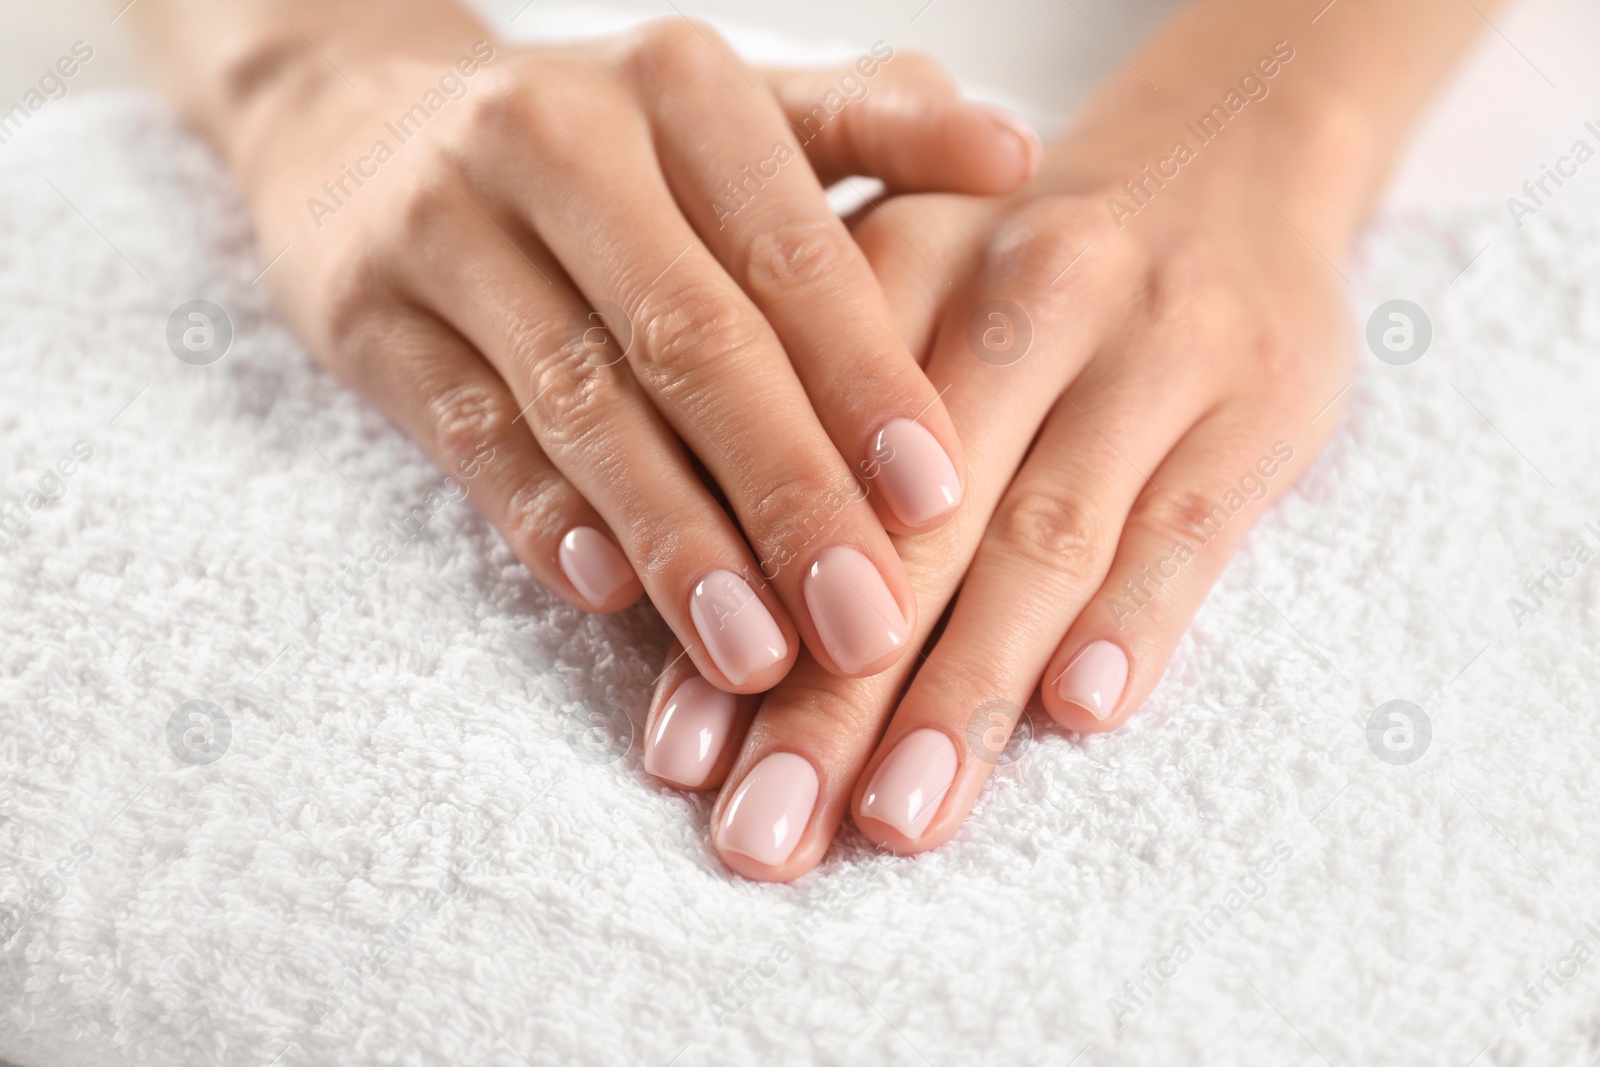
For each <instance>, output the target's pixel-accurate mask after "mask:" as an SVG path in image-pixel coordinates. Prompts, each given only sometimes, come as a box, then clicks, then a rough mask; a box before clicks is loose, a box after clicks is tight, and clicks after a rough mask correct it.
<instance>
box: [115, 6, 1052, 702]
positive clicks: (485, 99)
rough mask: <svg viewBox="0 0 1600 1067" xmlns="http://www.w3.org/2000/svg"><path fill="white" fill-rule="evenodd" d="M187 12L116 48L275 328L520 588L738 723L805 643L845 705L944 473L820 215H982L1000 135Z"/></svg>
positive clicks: (949, 464)
mask: <svg viewBox="0 0 1600 1067" xmlns="http://www.w3.org/2000/svg"><path fill="white" fill-rule="evenodd" d="M214 7H215V5H209V4H207V3H200V2H199V0H162V2H160V3H148V4H146V5H143V7H142V10H140V11H138V12H135V14H136V15H137V16H140V17H143V18H144V19H145V20H146V22H147V23H148V24H149V26H150V27H151V28H153V29H154V30H156V31H157V32H155V33H152V34H151V36H152V37H155V38H159V39H160V41H159V43H158V44H153V45H152V47H153V48H156V49H158V50H161V49H165V50H167V51H168V52H171V51H174V50H176V51H178V52H180V53H182V54H184V55H185V56H187V57H188V58H189V59H192V60H193V63H194V64H195V65H196V66H197V67H199V68H200V69H201V70H202V74H201V75H196V74H195V73H194V72H193V70H192V69H190V68H186V67H183V66H182V65H181V64H180V65H179V66H178V67H176V68H172V67H169V68H168V69H169V70H171V69H177V70H181V71H183V74H182V76H181V78H179V82H178V84H177V85H176V86H175V92H176V93H177V95H178V97H179V99H180V101H182V102H185V103H186V104H187V105H188V108H187V109H188V110H189V112H190V114H191V115H192V116H193V117H195V119H196V120H197V121H198V122H200V124H201V125H202V126H203V127H204V128H205V129H206V130H207V131H208V132H209V133H210V134H211V135H212V137H213V139H214V140H215V141H216V143H217V144H219V145H220V146H221V147H222V149H223V151H224V153H225V154H226V155H227V156H228V158H229V159H230V161H231V162H232V163H233V165H234V167H235V169H236V170H237V171H238V173H239V175H240V178H241V180H242V181H243V183H244V186H245V191H246V194H247V197H248V199H249V202H250V204H251V207H252V209H253V212H254V215H255V219H256V223H257V228H258V234H259V241H260V246H261V248H262V252H263V258H264V259H273V258H274V257H277V256H278V255H280V253H281V255H282V261H281V262H275V263H274V265H273V267H272V268H271V269H270V270H269V271H268V272H267V278H268V280H269V281H270V282H271V283H272V284H273V285H274V286H275V288H276V291H277V294H278V296H279V297H280V302H281V304H282V306H283V308H284V309H285V311H286V313H287V314H288V316H289V318H290V319H291V320H292V321H293V323H294V325H295V326H296V327H297V328H298V330H299V332H300V333H301V335H302V336H303V337H304V338H306V339H307V341H308V342H309V344H310V347H311V348H312V350H313V351H314V352H315V353H316V354H317V355H318V357H319V358H320V359H321V360H322V361H323V362H325V363H326V364H327V365H328V366H329V368H330V369H332V370H333V371H334V372H335V373H336V374H337V375H339V376H340V377H341V378H343V379H344V380H345V381H347V382H348V383H350V384H351V385H353V386H354V387H355V388H357V389H359V390H360V391H362V392H364V393H366V394H367V395H368V396H370V397H371V398H372V399H373V400H375V401H376V402H377V403H378V404H379V405H380V406H381V407H382V408H383V409H384V410H385V411H387V412H388V413H389V414H390V415H391V416H392V417H393V418H394V419H395V420H396V421H397V422H398V423H399V424H400V425H401V426H403V427H404V428H405V429H406V430H408V431H409V432H410V433H411V434H412V435H413V436H415V437H416V439H417V440H418V441H419V442H421V443H422V444H423V446H424V447H425V448H427V449H428V451H429V452H430V453H431V454H432V455H433V456H434V458H435V459H436V460H437V461H438V462H439V464H440V465H441V466H442V467H443V468H444V469H445V470H446V471H447V472H450V473H452V474H457V473H460V474H463V475H466V476H469V477H470V478H471V480H470V482H469V483H468V488H469V490H470V492H471V495H472V499H473V500H474V502H475V503H476V505H477V506H478V508H479V509H480V510H481V511H482V512H483V513H484V514H485V515H486V516H487V517H488V518H489V519H490V521H492V522H493V523H494V524H495V526H496V527H497V528H498V529H499V530H500V532H501V533H502V534H503V535H504V536H505V538H506V540H507V541H508V543H509V544H510V545H511V547H512V548H513V550H514V551H515V552H516V553H517V555H518V556H519V558H520V559H521V560H522V561H523V562H524V563H526V564H527V566H528V567H529V568H530V570H532V571H533V573H534V575H535V576H536V577H537V578H538V579H539V580H540V581H541V582H543V583H544V584H545V585H546V586H547V587H549V588H550V589H552V590H554V591H556V592H557V593H559V594H560V595H561V596H563V597H564V598H565V599H567V600H568V601H569V602H570V603H572V604H574V605H577V606H579V607H582V608H585V609H588V610H595V611H613V610H617V609H620V608H622V607H625V606H627V605H628V604H629V603H631V602H632V601H633V600H635V599H636V597H637V596H638V594H639V593H640V591H641V589H642V590H643V591H646V592H648V593H649V594H650V596H651V598H652V599H653V600H654V601H655V603H656V605H657V607H658V608H659V609H660V611H661V614H662V615H663V616H664V617H665V619H666V621H667V622H668V624H669V625H670V626H671V627H672V628H673V630H674V632H675V633H676V634H677V635H678V637H679V639H680V640H681V641H683V642H684V644H685V645H686V646H687V647H688V649H689V655H690V657H691V658H692V660H693V662H694V664H695V666H696V667H697V668H698V670H699V671H700V672H701V673H702V674H703V675H704V676H705V677H706V678H708V679H710V680H711V681H712V683H713V684H715V685H716V686H718V687H719V688H722V689H725V690H730V691H735V692H754V691H759V690H762V689H766V688H770V687H771V686H772V685H773V684H775V683H776V682H777V681H778V679H779V678H781V677H782V676H783V675H784V673H786V672H787V670H788V669H789V666H790V665H791V664H792V663H793V661H794V659H795V657H796V655H797V653H798V642H797V641H796V636H797V634H798V635H799V636H800V637H803V638H804V641H805V644H806V645H807V647H808V648H810V649H811V651H812V653H813V655H814V656H815V657H816V659H817V660H818V661H819V662H820V663H822V664H823V665H824V666H825V667H826V669H827V670H829V671H830V672H833V673H836V674H840V675H864V674H870V673H872V672H874V671H877V670H879V669H881V668H883V667H884V666H886V665H887V664H889V663H891V662H893V661H894V660H895V659H896V658H898V657H899V656H901V655H902V654H903V653H904V652H905V651H906V649H905V634H906V633H907V631H908V629H909V627H910V626H912V625H913V624H914V622H915V605H914V601H913V599H912V597H911V594H910V590H909V586H908V585H907V583H906V579H905V575H904V572H903V570H902V569H901V567H900V564H899V561H898V560H897V558H896V557H895V554H894V550H893V547H892V545H891V543H890V541H889V539H888V536H887V535H886V533H885V529H884V527H885V526H887V527H888V528H889V529H890V530H895V531H899V532H905V531H909V530H913V529H926V528H932V527H935V526H937V525H938V524H939V523H940V522H941V521H943V520H944V519H945V518H946V517H947V516H948V515H949V514H950V512H951V511H952V510H953V509H954V507H955V505H956V504H957V503H958V502H959V500H960V498H961V493H962V486H961V479H960V475H959V471H960V468H961V463H962V460H961V454H960V450H959V448H958V445H957V442H956V438H955V435H954V433H953V431H952V429H951V427H950V424H949V419H948V417H947V415H946V414H945V411H944V408H943V405H942V404H941V402H940V400H939V396H938V393H937V391H936V390H935V389H934V388H933V387H932V386H931V385H930V384H929V382H928V380H927V378H926V377H925V376H924V375H923V373H922V372H921V370H920V369H919V368H918V367H917V365H916V362H915V361H914V360H913V359H912V357H911V355H910V353H909V352H908V351H907V350H906V349H905V347H904V345H903V344H901V343H900V340H899V337H898V334H897V333H896V331H895V327H894V321H893V318H892V316H891V314H890V312H889V309H888V306H887V304H886V302H885V300H884V298H883V295H882V293H881V290H880V289H879V287H878V284H877V282H876V280H875V279H874V278H873V275H872V273H871V270H870V268H869V266H868V264H867V261H866V258H865V257H864V256H863V255H862V253H861V252H860V250H859V249H858V248H857V246H856V245H855V243H854V242H853V241H852V240H851V239H850V236H849V234H848V231H847V230H846V229H845V227H844V225H843V224H842V223H841V222H840V220H839V219H838V218H837V217H836V216H835V215H834V213H833V212H832V211H831V210H830V209H829V207H828V205H827V202H826V200H825V199H824V196H823V183H824V182H828V181H832V180H834V179H836V178H838V177H841V176H844V175H849V174H860V173H866V174H875V175H879V176H881V177H883V178H884V179H885V180H886V181H887V182H889V183H890V184H891V185H892V186H895V187H899V188H929V187H938V188H948V189H962V190H967V191H971V192H995V191H1002V190H1006V189H1009V188H1011V187H1014V186H1015V185H1016V184H1017V183H1019V182H1020V181H1022V180H1023V179H1024V178H1025V177H1026V176H1027V175H1028V173H1029V172H1030V170H1032V169H1033V168H1034V166H1035V165H1036V162H1037V160H1036V158H1035V151H1034V149H1033V148H1032V146H1031V145H1030V142H1029V140H1028V138H1027V137H1026V136H1025V131H1022V130H1021V128H1020V127H1018V126H1017V125H1016V123H1015V122H1014V121H1012V120H1007V119H1005V118H1004V117H1001V116H997V115H996V114H995V113H993V112H990V111H988V110H985V109H983V108H981V107H978V106H975V105H971V104H967V103H964V102H962V101H961V100H960V98H959V96H958V95H957V93H956V92H955V90H954V88H953V86H952V84H951V83H950V81H949V80H948V79H947V78H946V77H945V76H944V75H943V74H942V73H941V72H939V71H938V70H937V69H936V68H934V67H932V66H930V65H929V64H927V63H926V62H924V61H921V60H919V59H917V58H915V57H911V56H905V55H895V54H894V53H893V50H892V49H889V48H887V47H882V46H880V47H879V48H878V49H877V50H876V51H875V52H874V53H872V54H869V55H866V56H864V57H863V58H862V59H861V60H860V61H859V62H858V63H857V64H855V65H853V66H851V67H847V68H842V69H840V70H832V71H823V72H766V73H761V72H756V71H753V70H750V69H747V68H746V67H745V66H744V65H743V64H742V63H741V62H740V61H739V60H738V59H737V58H736V57H735V56H734V54H733V52H732V51H731V50H730V49H729V48H728V46H727V45H726V44H725V43H723V42H722V41H720V40H719V39H718V38H717V37H716V35H715V34H714V33H713V32H712V31H710V30H709V29H707V28H705V27H703V26H699V25H696V24H693V23H690V22H688V21H686V20H671V21H667V22H662V23H657V24H654V25H652V26H649V27H646V28H645V29H643V30H641V31H640V32H638V33H636V34H633V35H631V36H628V37H626V38H622V39H616V40H606V41H600V42H594V43H585V44H582V45H572V46H561V47H520V46H511V45H507V44H503V43H491V41H490V35H489V33H488V32H487V31H486V30H485V29H484V27H482V26H481V25H479V24H478V23H477V22H476V21H475V20H473V19H472V18H471V17H469V16H468V15H466V14H465V12H464V11H463V10H462V9H460V8H458V7H456V6H454V5H453V4H448V3H443V2H440V0H407V2H405V3H403V4H395V3H378V2H377V0H344V2H339V3H331V4H330V3H326V2H314V0H293V2H291V0H277V2H276V3H273V2H271V0H266V2H260V0H248V2H246V3H243V4H240V5H224V7H225V8H226V10H225V11H223V12H221V13H219V12H218V11H216V10H212V8H214ZM190 37H194V38H198V41H197V42H191V44H189V45H187V46H186V45H185V43H184V42H185V41H186V40H187V39H188V38H190ZM213 39H216V40H219V41H220V42H221V47H220V49H218V48H215V47H213V44H212V41H213ZM174 42H176V43H174ZM208 50H209V51H208ZM209 52H216V53H217V54H218V56H219V57H220V58H218V59H215V60H208V59H207V58H206V56H207V55H208V54H209ZM207 62H210V63H212V64H213V66H215V67H216V70H215V72H214V73H213V74H212V75H211V76H210V77H209V79H208V77H206V76H204V74H203V72H204V70H205V69H207V68H205V66H204V64H206V63H207ZM207 84H209V85H211V86H212V88H214V89H218V90H220V92H218V93H215V94H213V95H216V96H218V97H220V103H211V102H209V101H210V100H211V97H210V96H205V95H204V94H202V93H201V92H200V90H199V89H198V88H197V86H204V85H207ZM202 97H203V98H202ZM802 138H804V141H803V145H802V144H801V141H802ZM686 446H687V447H686ZM697 461H698V463H699V464H702V465H703V466H704V469H705V470H706V471H707V472H709V475H710V478H711V480H712V481H713V482H714V483H715V485H716V487H717V488H718V489H720V491H721V494H722V496H723V497H724V498H725V499H726V501H727V504H728V508H729V510H731V512H732V514H733V516H734V517H736V519H737V525H736V524H735V522H734V521H733V519H730V518H729V516H728V514H727V512H725V511H724V510H723V508H722V506H721V505H720V504H719V502H718V500H717V498H716V497H714V496H713V493H712V490H711V489H708V488H707V487H706V486H705V484H704V483H703V481H702V478H701V473H700V471H699V469H697V466H696V462H697ZM858 469H860V470H863V471H869V472H870V473H872V474H874V475H876V477H875V479H874V481H873V484H875V485H877V486H879V487H881V488H882V489H883V492H882V493H880V494H878V495H877V497H876V499H875V500H874V501H872V502H870V503H869V502H868V501H867V499H866V496H865V494H864V493H863V492H862V491H861V489H860V484H859V483H858V479H857V477H856V472H857V470H858ZM874 505H876V507H877V511H876V514H875V513H874V510H873V509H874ZM747 541H748V544H747V543H746V542H747ZM752 549H753V550H754V551H753V552H752Z"/></svg>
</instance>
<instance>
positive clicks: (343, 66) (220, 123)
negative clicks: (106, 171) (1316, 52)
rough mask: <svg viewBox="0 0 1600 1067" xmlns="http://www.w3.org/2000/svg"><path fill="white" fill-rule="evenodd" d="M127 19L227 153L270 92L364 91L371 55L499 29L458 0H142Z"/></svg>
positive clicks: (172, 88)
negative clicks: (331, 86)
mask: <svg viewBox="0 0 1600 1067" xmlns="http://www.w3.org/2000/svg"><path fill="white" fill-rule="evenodd" d="M125 21H126V23H127V24H128V25H129V27H130V31H131V32H132V34H133V37H134V40H135V42H136V44H137V46H138V48H139V50H140V52H141V53H142V54H143V56H144V58H145V61H146V66H147V68H148V69H149V70H150V72H151V74H152V76H153V77H154V79H155V80H156V82H157V84H158V85H159V86H160V88H161V89H162V90H163V91H164V92H165V93H166V95H167V96H168V97H169V98H170V99H171V100H172V101H173V104H174V105H175V106H176V107H177V108H178V110H179V112H180V113H181V114H182V115H183V116H184V118H185V119H186V120H187V121H188V122H189V123H190V124H191V125H193V126H194V127H195V128H196V129H197V130H199V131H200V133H201V134H202V135H204V136H205V137H207V138H208V139H209V140H211V141H212V143H213V144H215V145H217V146H218V148H219V149H220V150H222V151H223V152H224V153H225V154H231V152H232V148H233V146H235V145H237V144H242V143H247V142H248V141H249V140H251V138H250V137H248V136H247V134H248V132H249V130H250V128H251V127H252V126H253V125H254V124H255V123H257V122H259V121H261V115H260V108H259V107H258V105H259V104H260V103H261V102H262V101H263V100H264V99H266V98H269V97H275V98H282V97H285V96H291V95H293V94H302V95H304V96H305V97H307V98H308V99H309V98H310V97H311V96H312V95H314V93H316V92H317V91H319V90H320V89H322V88H323V87H324V86H325V85H326V84H327V83H328V82H329V81H330V80H333V81H338V82H339V83H340V84H341V85H343V84H344V81H345V79H346V78H349V79H351V80H352V81H354V82H355V84H354V86H345V88H347V89H349V90H350V91H352V92H356V91H360V88H361V82H360V79H359V76H358V72H359V70H360V68H361V64H362V61H363V59H364V58H366V57H368V56H377V55H381V54H383V53H384V52H385V51H386V50H392V49H394V48H396V47H398V46H400V44H401V42H402V41H404V42H405V46H406V47H414V45H415V42H416V41H418V40H419V39H421V40H431V41H434V42H437V43H438V45H439V46H440V47H441V48H442V49H443V53H442V54H446V55H454V54H457V53H458V52H460V51H462V48H461V47H460V46H463V45H470V44H471V43H472V42H474V41H477V40H482V39H485V38H487V37H489V36H490V34H489V31H488V30H487V29H486V28H485V27H484V26H483V24H482V23H480V22H479V21H478V20H477V19H476V18H475V17H473V16H472V15H471V14H469V13H468V12H467V11H466V10H465V9H463V8H462V7H460V6H459V5H457V4H456V3H454V2H452V0H142V2H141V3H139V4H136V5H133V6H132V7H131V8H130V9H129V10H128V15H127V18H126V20H125Z"/></svg>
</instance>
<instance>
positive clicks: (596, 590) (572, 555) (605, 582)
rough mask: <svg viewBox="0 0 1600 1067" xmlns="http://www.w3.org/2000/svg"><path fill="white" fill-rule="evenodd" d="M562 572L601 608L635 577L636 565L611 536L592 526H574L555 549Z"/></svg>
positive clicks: (579, 590)
mask: <svg viewBox="0 0 1600 1067" xmlns="http://www.w3.org/2000/svg"><path fill="white" fill-rule="evenodd" d="M556 560H557V562H558V563H560V565H561V573H562V574H565V575H566V576H567V581H569V582H571V583H572V587H573V588H574V589H576V590H577V591H578V594H579V595H580V596H582V597H583V599H585V600H587V601H588V602H589V604H590V605H591V606H592V607H596V608H598V607H600V606H601V605H602V604H604V603H605V602H606V601H607V600H610V599H611V596H612V594H613V593H615V592H616V591H617V590H618V589H621V588H622V587H623V586H625V585H627V584H628V583H629V582H630V581H632V580H633V568H632V567H631V566H629V565H628V558H627V557H626V556H624V555H623V554H622V550H621V549H619V548H617V546H616V545H615V544H613V543H612V541H611V538H609V537H607V536H606V535H605V534H603V533H601V532H600V531H599V530H596V529H594V528H593V527H590V526H574V527H573V528H572V529H570V530H568V531H567V536H565V537H563V538H562V539H561V547H560V549H559V550H558V551H557V552H556Z"/></svg>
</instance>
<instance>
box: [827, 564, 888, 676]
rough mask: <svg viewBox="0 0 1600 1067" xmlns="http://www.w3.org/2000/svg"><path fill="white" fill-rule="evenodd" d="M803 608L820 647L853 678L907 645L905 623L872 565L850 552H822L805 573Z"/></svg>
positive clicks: (876, 569)
mask: <svg viewBox="0 0 1600 1067" xmlns="http://www.w3.org/2000/svg"><path fill="white" fill-rule="evenodd" d="M805 587H806V607H807V608H809V609H810V611H811V621H812V622H813V623H815V624H816V627H817V636H819V637H821V638H822V647H823V648H826V649H827V650H828V655H829V656H831V657H832V658H833V662H834V663H836V664H838V666H839V669H840V670H841V671H844V672H845V673H846V674H855V673H856V672H857V671H860V670H863V669H865V668H867V667H869V666H871V665H872V664H873V663H876V662H877V661H879V660H881V659H883V658H884V657H885V656H887V655H889V654H890V653H892V652H894V651H895V650H896V649H898V648H899V647H900V646H901V645H903V644H905V643H906V636H905V632H906V620H905V616H903V615H901V614H900V606H899V605H898V604H896V603H895V600H894V594H892V593H890V592H889V587H888V586H887V585H885V584H884V582H883V576H882V575H880V574H879V573H878V568H876V567H874V566H873V565H872V561H871V560H870V559H868V558H867V557H866V556H863V555H862V554H861V553H859V552H857V551H856V550H855V549H853V548H846V547H845V546H844V545H834V546H833V547H832V548H829V549H825V550H823V553H822V555H820V556H818V557H817V559H816V562H815V563H813V564H811V569H810V570H809V571H807V572H806V581H805Z"/></svg>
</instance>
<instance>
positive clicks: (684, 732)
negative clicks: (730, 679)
mask: <svg viewBox="0 0 1600 1067" xmlns="http://www.w3.org/2000/svg"><path fill="white" fill-rule="evenodd" d="M737 710H738V701H737V700H736V699H735V697H734V696H733V694H732V693H724V692H723V691H722V690H720V689H718V688H717V687H716V686H714V685H712V684H711V683H710V682H708V681H706V680H705V679H704V678H701V677H700V676H699V675H694V676H692V677H690V678H686V679H685V680H684V681H683V683H682V684H681V685H679V686H678V688H677V689H675V690H673V692H672V696H671V697H669V698H667V702H666V703H665V704H663V705H662V706H661V714H660V715H658V716H657V717H656V723H655V728H654V729H653V730H651V731H650V736H649V737H647V738H646V739H645V744H644V769H645V771H646V772H647V773H649V774H653V775H655V776H656V777H657V778H662V779H665V780H666V781H669V782H671V783H672V784H674V785H678V786H682V787H683V788H685V789H699V788H700V787H701V786H702V785H704V784H705V782H706V779H707V778H709V777H710V776H711V769H712V768H713V767H715V766H716V764H717V757H719V756H721V755H722V746H723V745H725V744H727V741H728V733H729V731H731V730H732V729H733V717H734V712H735V711H737Z"/></svg>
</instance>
